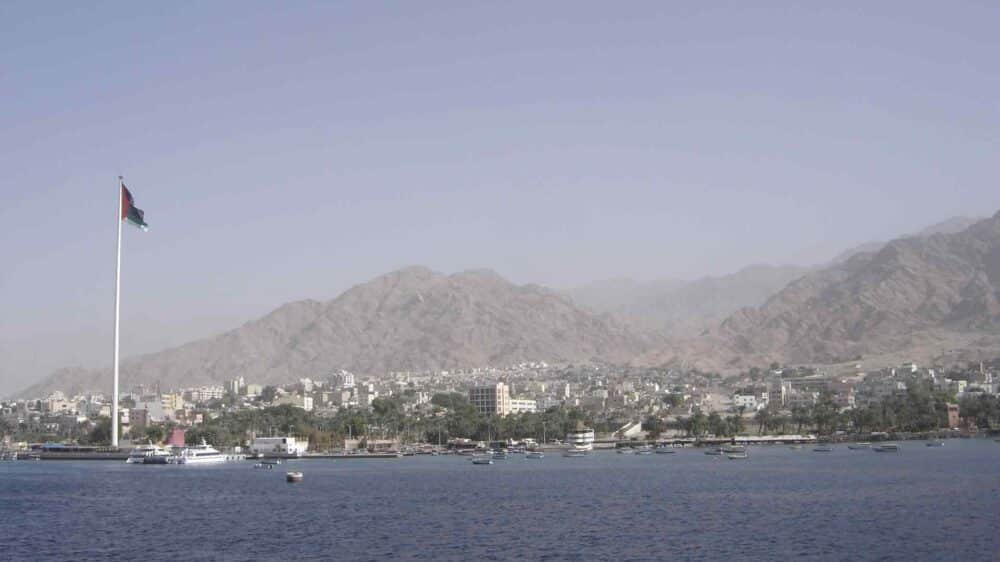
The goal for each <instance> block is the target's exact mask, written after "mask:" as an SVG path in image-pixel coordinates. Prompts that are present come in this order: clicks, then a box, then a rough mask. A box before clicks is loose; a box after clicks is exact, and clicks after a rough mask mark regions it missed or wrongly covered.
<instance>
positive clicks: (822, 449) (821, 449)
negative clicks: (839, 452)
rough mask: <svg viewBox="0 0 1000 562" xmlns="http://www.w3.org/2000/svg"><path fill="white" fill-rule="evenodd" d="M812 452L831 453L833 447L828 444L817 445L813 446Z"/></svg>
mask: <svg viewBox="0 0 1000 562" xmlns="http://www.w3.org/2000/svg"><path fill="white" fill-rule="evenodd" d="M813 452H814V453H832V452H833V447H831V446H830V445H817V446H816V447H813Z"/></svg>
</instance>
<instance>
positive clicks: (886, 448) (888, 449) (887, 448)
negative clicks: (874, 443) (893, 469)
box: [872, 443, 899, 453]
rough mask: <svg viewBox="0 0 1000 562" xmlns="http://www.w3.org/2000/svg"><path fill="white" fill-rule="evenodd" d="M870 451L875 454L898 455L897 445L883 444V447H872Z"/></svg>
mask: <svg viewBox="0 0 1000 562" xmlns="http://www.w3.org/2000/svg"><path fill="white" fill-rule="evenodd" d="M872 450H873V451H875V452H876V453H898V452H899V445H897V444H895V443H885V444H884V445H879V446H878V447H872Z"/></svg>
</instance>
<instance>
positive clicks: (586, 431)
mask: <svg viewBox="0 0 1000 562" xmlns="http://www.w3.org/2000/svg"><path fill="white" fill-rule="evenodd" d="M566 444H567V445H569V451H571V452H582V453H586V452H589V451H592V450H593V449H594V430H593V429H591V428H589V427H582V426H578V427H577V428H576V429H574V430H572V431H570V432H569V433H567V434H566Z"/></svg>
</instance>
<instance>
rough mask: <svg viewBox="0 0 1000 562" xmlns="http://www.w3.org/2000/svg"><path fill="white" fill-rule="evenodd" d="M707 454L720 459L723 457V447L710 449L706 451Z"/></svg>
mask: <svg viewBox="0 0 1000 562" xmlns="http://www.w3.org/2000/svg"><path fill="white" fill-rule="evenodd" d="M705 454H706V455H712V456H715V457H718V456H720V455H722V447H715V448H712V449H709V450H707V451H705Z"/></svg>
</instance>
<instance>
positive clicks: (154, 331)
mask: <svg viewBox="0 0 1000 562" xmlns="http://www.w3.org/2000/svg"><path fill="white" fill-rule="evenodd" d="M137 4H140V5H137ZM704 4H711V5H710V6H706V5H704ZM801 4H802V3H787V4H780V3H777V2H753V3H750V2H737V3H734V4H731V5H725V4H723V3H715V2H713V3H700V2H699V3H687V5H681V3H669V2H649V3H641V2H625V3H621V2H602V3H593V4H587V3H583V2H566V3H556V2H524V3H516V2H515V3H511V2H504V3H490V4H486V3H483V4H480V5H478V6H476V5H473V3H471V2H450V3H443V2H440V3H439V2H404V3H397V4H396V5H388V4H380V3H374V2H357V3H342V2H337V3H335V2H322V3H315V4H310V3H306V2H293V3H285V4H280V5H279V4H276V3H273V2H265V3H260V4H254V3H251V2H244V1H241V2H233V3H225V2H211V3H182V4H175V3H157V4H154V3H149V2H146V3H124V2H123V3H100V4H98V3H90V2H87V3H84V2H46V3H39V2H23V3H18V2H10V1H7V2H3V3H2V4H0V95H2V106H0V189H2V193H3V204H2V206H0V260H2V261H0V263H2V264H3V265H2V270H0V394H3V393H8V392H11V391H14V390H16V389H17V388H19V387H22V386H24V385H25V384H27V383H29V382H33V381H34V380H36V379H38V378H40V377H41V376H43V375H45V374H47V373H48V372H50V371H51V370H52V369H54V368H56V367H60V366H66V365H74V364H81V365H86V366H97V365H106V364H110V356H111V328H112V325H111V318H112V316H111V315H112V310H111V306H112V301H113V281H114V275H113V274H114V271H113V266H114V263H113V262H114V234H115V230H114V229H115V223H114V222H112V220H111V216H112V213H113V212H114V208H115V207H114V206H115V204H116V203H115V197H116V195H117V193H116V178H117V176H118V175H119V174H122V175H124V176H125V179H126V184H127V185H128V186H129V188H130V189H131V191H132V192H133V194H134V195H135V197H136V202H137V205H138V206H139V207H140V208H142V209H144V210H145V211H146V217H147V220H148V222H149V223H150V226H151V230H150V232H148V233H142V232H140V231H138V230H135V229H132V228H127V229H126V230H125V232H124V235H125V237H124V255H123V266H122V270H123V280H122V283H123V296H122V298H123V301H122V319H123V324H122V330H123V340H122V352H123V355H125V356H127V355H132V354H135V353H138V352H144V351H150V350H157V349H160V348H163V347H165V346H167V345H172V344H177V343H181V342H184V341H187V340H190V339H194V338H197V337H201V336H204V335H206V334H209V333H213V332H216V331H218V330H222V329H224V328H229V327H232V326H235V325H237V324H238V323H240V322H242V321H244V320H247V319H250V318H252V317H255V316H257V315H260V314H263V313H265V312H267V311H269V310H270V309H272V308H274V307H275V306H277V305H279V304H281V303H283V302H287V301H290V300H296V299H301V298H307V297H311V298H318V299H328V298H332V297H334V296H335V295H337V294H338V293H339V292H340V291H342V290H343V289H345V288H347V287H349V286H351V285H352V284H355V283H359V282H363V281H365V280H367V279H369V278H371V277H373V276H376V275H378V274H381V273H384V272H387V271H389V270H392V269H395V268H398V267H400V266H404V265H408V264H423V265H427V266H429V267H432V268H434V269H438V270H441V271H446V272H452V271H457V270H462V269H467V268H472V267H491V268H493V269H496V270H497V271H498V272H500V273H501V274H503V275H505V276H507V277H508V278H510V279H511V280H513V281H516V282H538V283H543V284H548V285H555V286H566V285H576V284H580V283H583V282H587V281H591V280H596V279H603V278H609V277H622V276H629V277H635V278H643V279H649V278H659V277H685V278H690V277H698V276H701V275H705V274H720V273H726V272H729V271H732V270H734V269H737V268H739V267H740V266H743V265H746V264H749V263H754V262H769V263H816V262H820V261H823V260H826V259H828V258H830V257H832V256H833V255H834V254H836V253H837V252H838V251H840V250H842V249H844V248H845V247H847V246H850V245H852V244H855V243H858V242H863V241H868V240H873V239H885V238H890V237H892V236H894V235H897V234H900V233H903V232H911V231H913V230H916V229H918V228H919V227H922V226H924V225H926V224H930V223H933V222H935V221H937V220H940V219H943V218H947V217H949V216H953V215H986V214H991V213H993V212H995V211H996V210H997V208H1000V189H998V186H997V181H996V179H997V174H996V164H997V161H998V160H997V147H998V146H1000V138H998V131H1000V73H998V72H997V64H998V63H997V61H1000V48H998V47H1000V34H998V33H997V27H996V26H997V22H998V21H1000V4H998V3H995V2H982V3H977V4H961V3H956V2H947V3H944V2H928V3H919V2H900V3H897V4H892V3H889V2H879V3H877V4H878V5H872V4H876V3H870V2H857V3H853V5H851V4H849V3H835V5H834V4H831V5H828V6H822V7H820V6H818V5H817V4H816V3H809V4H810V6H809V7H808V9H806V8H804V7H803V6H802V5H801Z"/></svg>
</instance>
